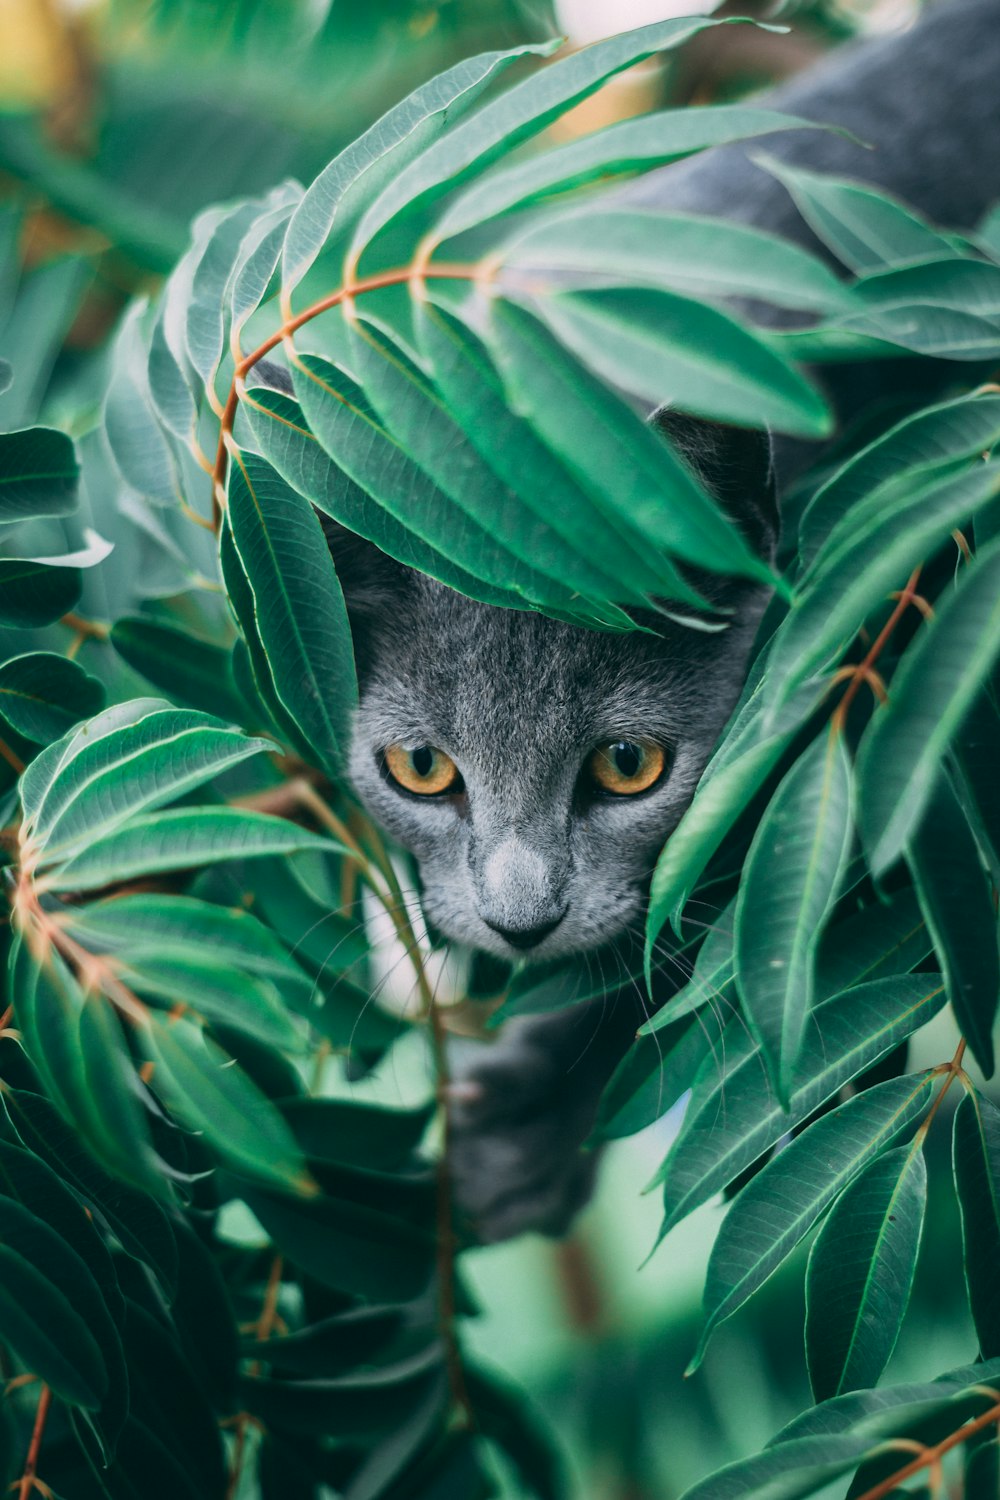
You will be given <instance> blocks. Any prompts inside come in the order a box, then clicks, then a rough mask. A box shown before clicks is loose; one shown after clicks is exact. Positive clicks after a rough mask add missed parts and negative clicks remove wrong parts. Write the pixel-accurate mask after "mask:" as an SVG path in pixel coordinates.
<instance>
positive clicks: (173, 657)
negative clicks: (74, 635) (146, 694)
mask: <svg viewBox="0 0 1000 1500" xmlns="http://www.w3.org/2000/svg"><path fill="white" fill-rule="evenodd" d="M111 644H112V646H114V648H115V650H116V651H117V652H118V655H119V656H120V657H121V658H122V660H123V661H127V662H128V664H129V666H130V667H131V668H132V670H133V671H135V672H138V673H139V675H140V676H141V677H145V679H146V681H147V682H151V683H152V684H153V686H154V687H156V688H159V690H160V692H161V693H169V695H170V697H171V698H173V699H175V700H177V701H178V702H179V703H180V704H181V705H183V706H185V707H190V708H198V709H201V710H202V712H204V713H212V714H218V715H219V716H220V717H223V718H227V719H232V720H234V721H239V720H240V719H241V718H242V716H243V715H244V714H245V713H246V705H245V704H244V703H243V700H242V699H241V697H240V695H239V693H238V692H237V691H236V684H235V682H234V680H233V668H232V652H231V651H228V650H227V649H226V648H225V647H224V646H218V645H216V644H214V643H213V642H212V641H206V640H204V639H203V638H202V637H201V636H199V635H192V634H191V632H190V631H189V630H184V629H182V628H181V626H179V625H174V624H172V623H169V622H168V621H166V620H153V619H147V618H146V616H145V615H124V616H122V618H121V619H119V620H116V621H115V623H114V624H113V625H112V627H111Z"/></svg>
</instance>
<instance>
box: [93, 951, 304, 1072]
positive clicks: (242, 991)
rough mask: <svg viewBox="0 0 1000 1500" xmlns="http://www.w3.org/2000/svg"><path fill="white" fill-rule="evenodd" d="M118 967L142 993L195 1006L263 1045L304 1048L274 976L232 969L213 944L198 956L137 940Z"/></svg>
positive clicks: (207, 1017) (198, 1011)
mask: <svg viewBox="0 0 1000 1500" xmlns="http://www.w3.org/2000/svg"><path fill="white" fill-rule="evenodd" d="M115 967H116V970H117V972H118V974H119V975H120V976H121V978H122V979H123V980H124V981H125V983H126V984H127V985H128V987H129V989H131V990H134V991H135V993H136V994H138V995H141V996H142V997H143V998H144V999H149V1000H154V1001H156V1002H158V1003H159V1004H160V1005H164V1006H169V1007H174V1006H180V1007H183V1008H185V1009H187V1010H191V1011H194V1013H195V1014H196V1015H199V1016H201V1017H203V1018H204V1019H205V1020H207V1021H217V1022H219V1023H220V1024H222V1025H225V1026H232V1027H235V1028H236V1029H237V1030H238V1031H243V1032H246V1034H247V1035H248V1036H252V1037H256V1038H257V1040H258V1041H260V1042H263V1043H264V1044H265V1045H269V1046H272V1047H278V1048H281V1049H283V1050H285V1051H291V1052H302V1051H304V1050H305V1046H306V1034H305V1032H304V1029H303V1028H302V1027H301V1025H296V1024H295V1022H294V1020H293V1019H292V1017H291V1016H289V1014H288V1011H287V1009H286V1008H285V1005H284V1003H283V1000H282V997H281V993H280V991H279V990H278V989H277V987H276V986H275V985H274V984H273V983H272V982H271V980H269V979H265V978H262V977H260V976H257V975H251V974H246V973H241V972H239V971H236V972H235V973H234V972H233V970H232V969H229V968H227V967H225V966H224V964H223V963H222V962H220V961H219V959H218V956H217V955H214V954H213V952H212V950H211V949H210V948H205V949H202V951H201V952H200V953H199V954H198V955H197V956H195V955H191V954H178V953H176V952H171V951H170V950H166V951H164V950H163V949H161V948H158V947H154V948H145V949H144V948H142V947H141V946H139V945H136V946H135V947H131V948H129V949H128V951H127V953H126V954H125V955H123V957H122V958H121V959H120V960H119V961H118V962H117V963H116V966H115Z"/></svg>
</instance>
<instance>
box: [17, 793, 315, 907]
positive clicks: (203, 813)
mask: <svg viewBox="0 0 1000 1500" xmlns="http://www.w3.org/2000/svg"><path fill="white" fill-rule="evenodd" d="M296 849H335V850H337V851H338V852H343V851H342V850H341V846H340V845H339V844H336V843H334V842H333V840H331V839H328V838H324V837H321V836H320V835H319V834H316V833H311V832H310V831H309V830H308V829H306V828H298V827H296V825H295V824H294V823H289V822H286V821H285V819H283V818H274V817H271V816H270V815H269V814H267V813H255V812H244V811H243V810H242V809H241V808H238V807H218V808H216V807H213V808H191V809H189V808H183V807H182V808H174V809H172V810H171V811H169V812H161V813H152V814H150V815H148V816H146V817H140V818H134V819H132V821H131V822H129V823H128V824H126V826H125V827H124V828H117V829H116V830H115V831H114V832H113V833H109V834H105V835H104V836H103V837H102V838H98V839H95V840H94V842H93V843H91V844H89V845H88V846H87V847H86V848H85V849H82V850H81V851H80V853H78V854H75V855H72V856H71V857H70V858H69V859H68V860H66V861H65V862H63V863H61V864H58V865H55V866H54V867H52V868H50V867H49V866H48V865H46V870H45V873H44V874H43V875H42V876H41V878H40V879H39V881H38V883H37V887H38V890H39V891H42V890H49V891H85V890H97V889H99V888H100V887H101V886H105V885H111V884H113V883H114V882H115V881H119V880H129V879H132V878H133V877H135V876H140V875H142V876H146V875H153V874H155V873H156V872H157V871H159V870H191V869H196V868H197V867H198V866H199V865H204V864H210V863H212V864H214V863H215V862H216V861H218V860H223V859H259V858H260V857H261V855H264V854H291V853H292V852H293V850H296Z"/></svg>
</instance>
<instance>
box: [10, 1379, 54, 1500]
mask: <svg viewBox="0 0 1000 1500" xmlns="http://www.w3.org/2000/svg"><path fill="white" fill-rule="evenodd" d="M51 1405H52V1392H51V1391H50V1390H49V1388H48V1386H47V1385H43V1386H42V1394H41V1395H40V1396H39V1398H38V1407H37V1410H36V1411H35V1425H34V1427H33V1428H32V1431H31V1442H30V1444H29V1446H28V1456H27V1458H26V1459H25V1460H24V1470H23V1472H22V1474H21V1480H20V1487H19V1489H18V1492H17V1500H30V1496H31V1492H32V1490H33V1489H35V1488H36V1487H37V1484H38V1479H37V1475H38V1454H39V1452H40V1450H41V1446H42V1438H43V1436H44V1435H45V1423H46V1422H47V1421H48V1417H49V1409H50V1407H51Z"/></svg>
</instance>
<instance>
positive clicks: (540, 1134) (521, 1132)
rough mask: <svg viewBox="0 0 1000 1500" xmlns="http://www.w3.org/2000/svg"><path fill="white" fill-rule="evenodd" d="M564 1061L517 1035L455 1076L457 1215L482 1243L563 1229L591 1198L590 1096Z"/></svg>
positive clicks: (452, 1148) (452, 1154) (452, 1155)
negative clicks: (586, 1147)
mask: <svg viewBox="0 0 1000 1500" xmlns="http://www.w3.org/2000/svg"><path fill="white" fill-rule="evenodd" d="M572 1082H574V1080H572V1079H569V1080H568V1079H567V1077H566V1074H565V1067H563V1068H562V1069H560V1068H559V1066H558V1063H555V1062H554V1061H553V1060H552V1059H551V1058H550V1057H548V1056H546V1054H545V1053H544V1052H543V1051H542V1050H541V1049H540V1048H539V1047H534V1046H532V1045H531V1044H530V1042H529V1041H527V1040H521V1039H520V1038H516V1037H512V1038H511V1039H510V1040H507V1039H506V1038H505V1040H504V1041H503V1042H502V1043H499V1044H498V1045H496V1046H494V1047H493V1048H491V1049H490V1050H489V1051H488V1052H487V1053H486V1054H485V1056H481V1057H477V1058H476V1060H475V1061H474V1062H473V1063H472V1064H470V1065H469V1066H468V1067H467V1068H466V1069H464V1070H459V1071H458V1072H457V1073H456V1075H455V1077H454V1078H453V1080H452V1082H451V1084H450V1086H449V1090H448V1094H449V1107H450V1143H449V1165H450V1171H451V1182H452V1191H453V1195H454V1200H455V1205H456V1208H457V1210H458V1216H459V1221H460V1222H461V1223H463V1225H464V1227H467V1228H468V1229H469V1230H470V1232H471V1234H472V1236H473V1238H474V1239H475V1240H477V1241H478V1242H479V1243H481V1244H494V1243H496V1242H497V1241H499V1240H507V1239H512V1238H513V1237H514V1236H515V1235H519V1234H524V1233H526V1232H527V1231H529V1230H534V1231H536V1232H537V1233H539V1234H545V1235H552V1236H558V1235H562V1234H565V1233H566V1231H567V1229H568V1228H569V1226H570V1224H571V1222H572V1220H573V1219H574V1218H575V1216H576V1214H577V1213H578V1212H579V1210H580V1209H581V1208H582V1207H583V1206H584V1204H585V1203H586V1202H587V1200H588V1198H589V1197H590V1195H591V1191H592V1189H593V1184H594V1176H595V1172H596V1166H597V1157H596V1153H594V1152H585V1151H582V1150H581V1149H580V1148H581V1146H582V1144H583V1142H584V1140H585V1139H586V1137H587V1134H588V1132H589V1130H590V1127H591V1124H592V1122H593V1117H594V1102H593V1099H592V1098H586V1099H580V1098H578V1097H574V1090H573V1088H572V1086H571V1084H572Z"/></svg>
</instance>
